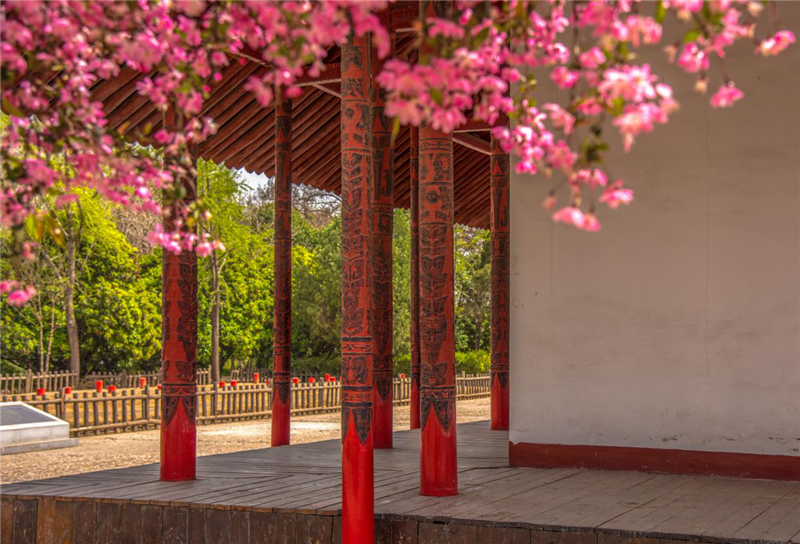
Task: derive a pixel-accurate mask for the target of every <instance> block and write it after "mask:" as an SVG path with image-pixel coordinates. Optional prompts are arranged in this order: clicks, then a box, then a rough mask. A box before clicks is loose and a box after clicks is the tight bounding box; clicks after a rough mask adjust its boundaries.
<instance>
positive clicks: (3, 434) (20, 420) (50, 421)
mask: <svg viewBox="0 0 800 544" xmlns="http://www.w3.org/2000/svg"><path fill="white" fill-rule="evenodd" d="M77 444H78V439H77V438H72V439H71V438H70V437H69V423H67V422H66V421H64V420H62V419H59V418H57V417H55V416H53V415H50V414H48V413H47V412H43V411H42V410H39V409H38V408H34V407H33V406H29V405H28V404H25V403H24V402H0V454H10V453H22V452H25V451H35V450H42V449H52V448H61V447H68V446H76V445H77Z"/></svg>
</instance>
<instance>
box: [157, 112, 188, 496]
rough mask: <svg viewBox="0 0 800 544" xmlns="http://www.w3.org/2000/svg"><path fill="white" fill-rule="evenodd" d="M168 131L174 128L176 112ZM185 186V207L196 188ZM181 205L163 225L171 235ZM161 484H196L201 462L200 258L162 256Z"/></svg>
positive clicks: (170, 116)
mask: <svg viewBox="0 0 800 544" xmlns="http://www.w3.org/2000/svg"><path fill="white" fill-rule="evenodd" d="M165 121H166V123H165V124H166V126H168V127H174V126H176V124H175V117H174V111H173V110H172V108H170V109H169V111H168V114H167V119H166V120H165ZM178 183H182V185H183V187H184V189H185V191H186V196H185V200H186V201H187V202H189V201H192V200H194V198H195V189H194V184H193V183H192V182H191V181H190V180H188V179H184V180H182V181H179V182H178ZM180 205H181V204H180V203H176V204H175V205H174V206H173V208H172V210H171V213H170V214H169V216H168V217H167V218H166V219H165V228H166V229H167V230H172V229H173V224H174V223H173V221H174V219H175V218H176V217H177V216H178V213H177V210H178V207H179V206H180ZM161 383H162V386H161V467H160V469H161V480H164V481H181V480H194V479H195V469H196V462H197V427H196V424H195V414H196V412H197V254H196V253H194V252H193V251H182V252H181V253H180V254H179V255H175V254H174V253H171V252H168V251H164V252H163V253H162V257H161Z"/></svg>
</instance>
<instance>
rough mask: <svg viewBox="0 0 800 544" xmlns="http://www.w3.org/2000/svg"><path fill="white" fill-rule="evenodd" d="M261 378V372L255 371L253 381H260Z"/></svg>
mask: <svg viewBox="0 0 800 544" xmlns="http://www.w3.org/2000/svg"><path fill="white" fill-rule="evenodd" d="M260 379H261V374H259V373H258V372H253V383H258V381H259V380H260Z"/></svg>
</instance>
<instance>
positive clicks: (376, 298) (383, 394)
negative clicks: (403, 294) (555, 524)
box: [370, 10, 394, 449]
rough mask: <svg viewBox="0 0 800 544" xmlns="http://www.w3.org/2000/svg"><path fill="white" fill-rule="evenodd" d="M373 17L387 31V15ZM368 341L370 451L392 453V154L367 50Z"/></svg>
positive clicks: (388, 123)
mask: <svg viewBox="0 0 800 544" xmlns="http://www.w3.org/2000/svg"><path fill="white" fill-rule="evenodd" d="M379 17H380V18H381V22H382V23H383V24H384V25H385V26H387V27H388V26H389V12H388V10H383V11H382V12H381V13H380V14H379ZM371 54H372V79H371V84H370V99H371V101H372V166H373V173H372V214H373V215H372V244H373V245H372V251H373V254H372V335H373V342H374V345H375V348H374V350H373V355H372V357H373V359H372V365H373V366H372V379H373V381H374V383H375V393H374V399H373V400H374V403H375V405H374V420H373V431H374V432H373V443H374V445H375V447H376V448H380V449H384V448H391V447H392V430H393V423H394V422H393V418H392V408H393V406H392V405H393V402H394V401H393V391H392V389H393V387H392V381H393V378H394V365H393V361H392V333H393V331H394V329H393V326H392V311H393V310H392V294H393V289H392V229H393V223H394V217H393V207H394V206H393V205H394V199H393V190H394V148H393V147H392V120H391V119H389V118H388V117H386V116H385V115H384V113H383V109H384V104H385V94H386V93H385V91H384V90H383V89H381V88H380V86H379V85H378V83H377V81H375V78H376V77H377V75H378V74H380V73H381V70H382V69H383V60H381V59H380V58H378V54H377V48H372V51H371Z"/></svg>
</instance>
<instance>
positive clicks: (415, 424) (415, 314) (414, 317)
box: [410, 126, 419, 429]
mask: <svg viewBox="0 0 800 544" xmlns="http://www.w3.org/2000/svg"><path fill="white" fill-rule="evenodd" d="M410 160H411V171H410V178H411V428H412V429H419V129H418V128H417V127H415V126H412V127H411V159H410Z"/></svg>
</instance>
